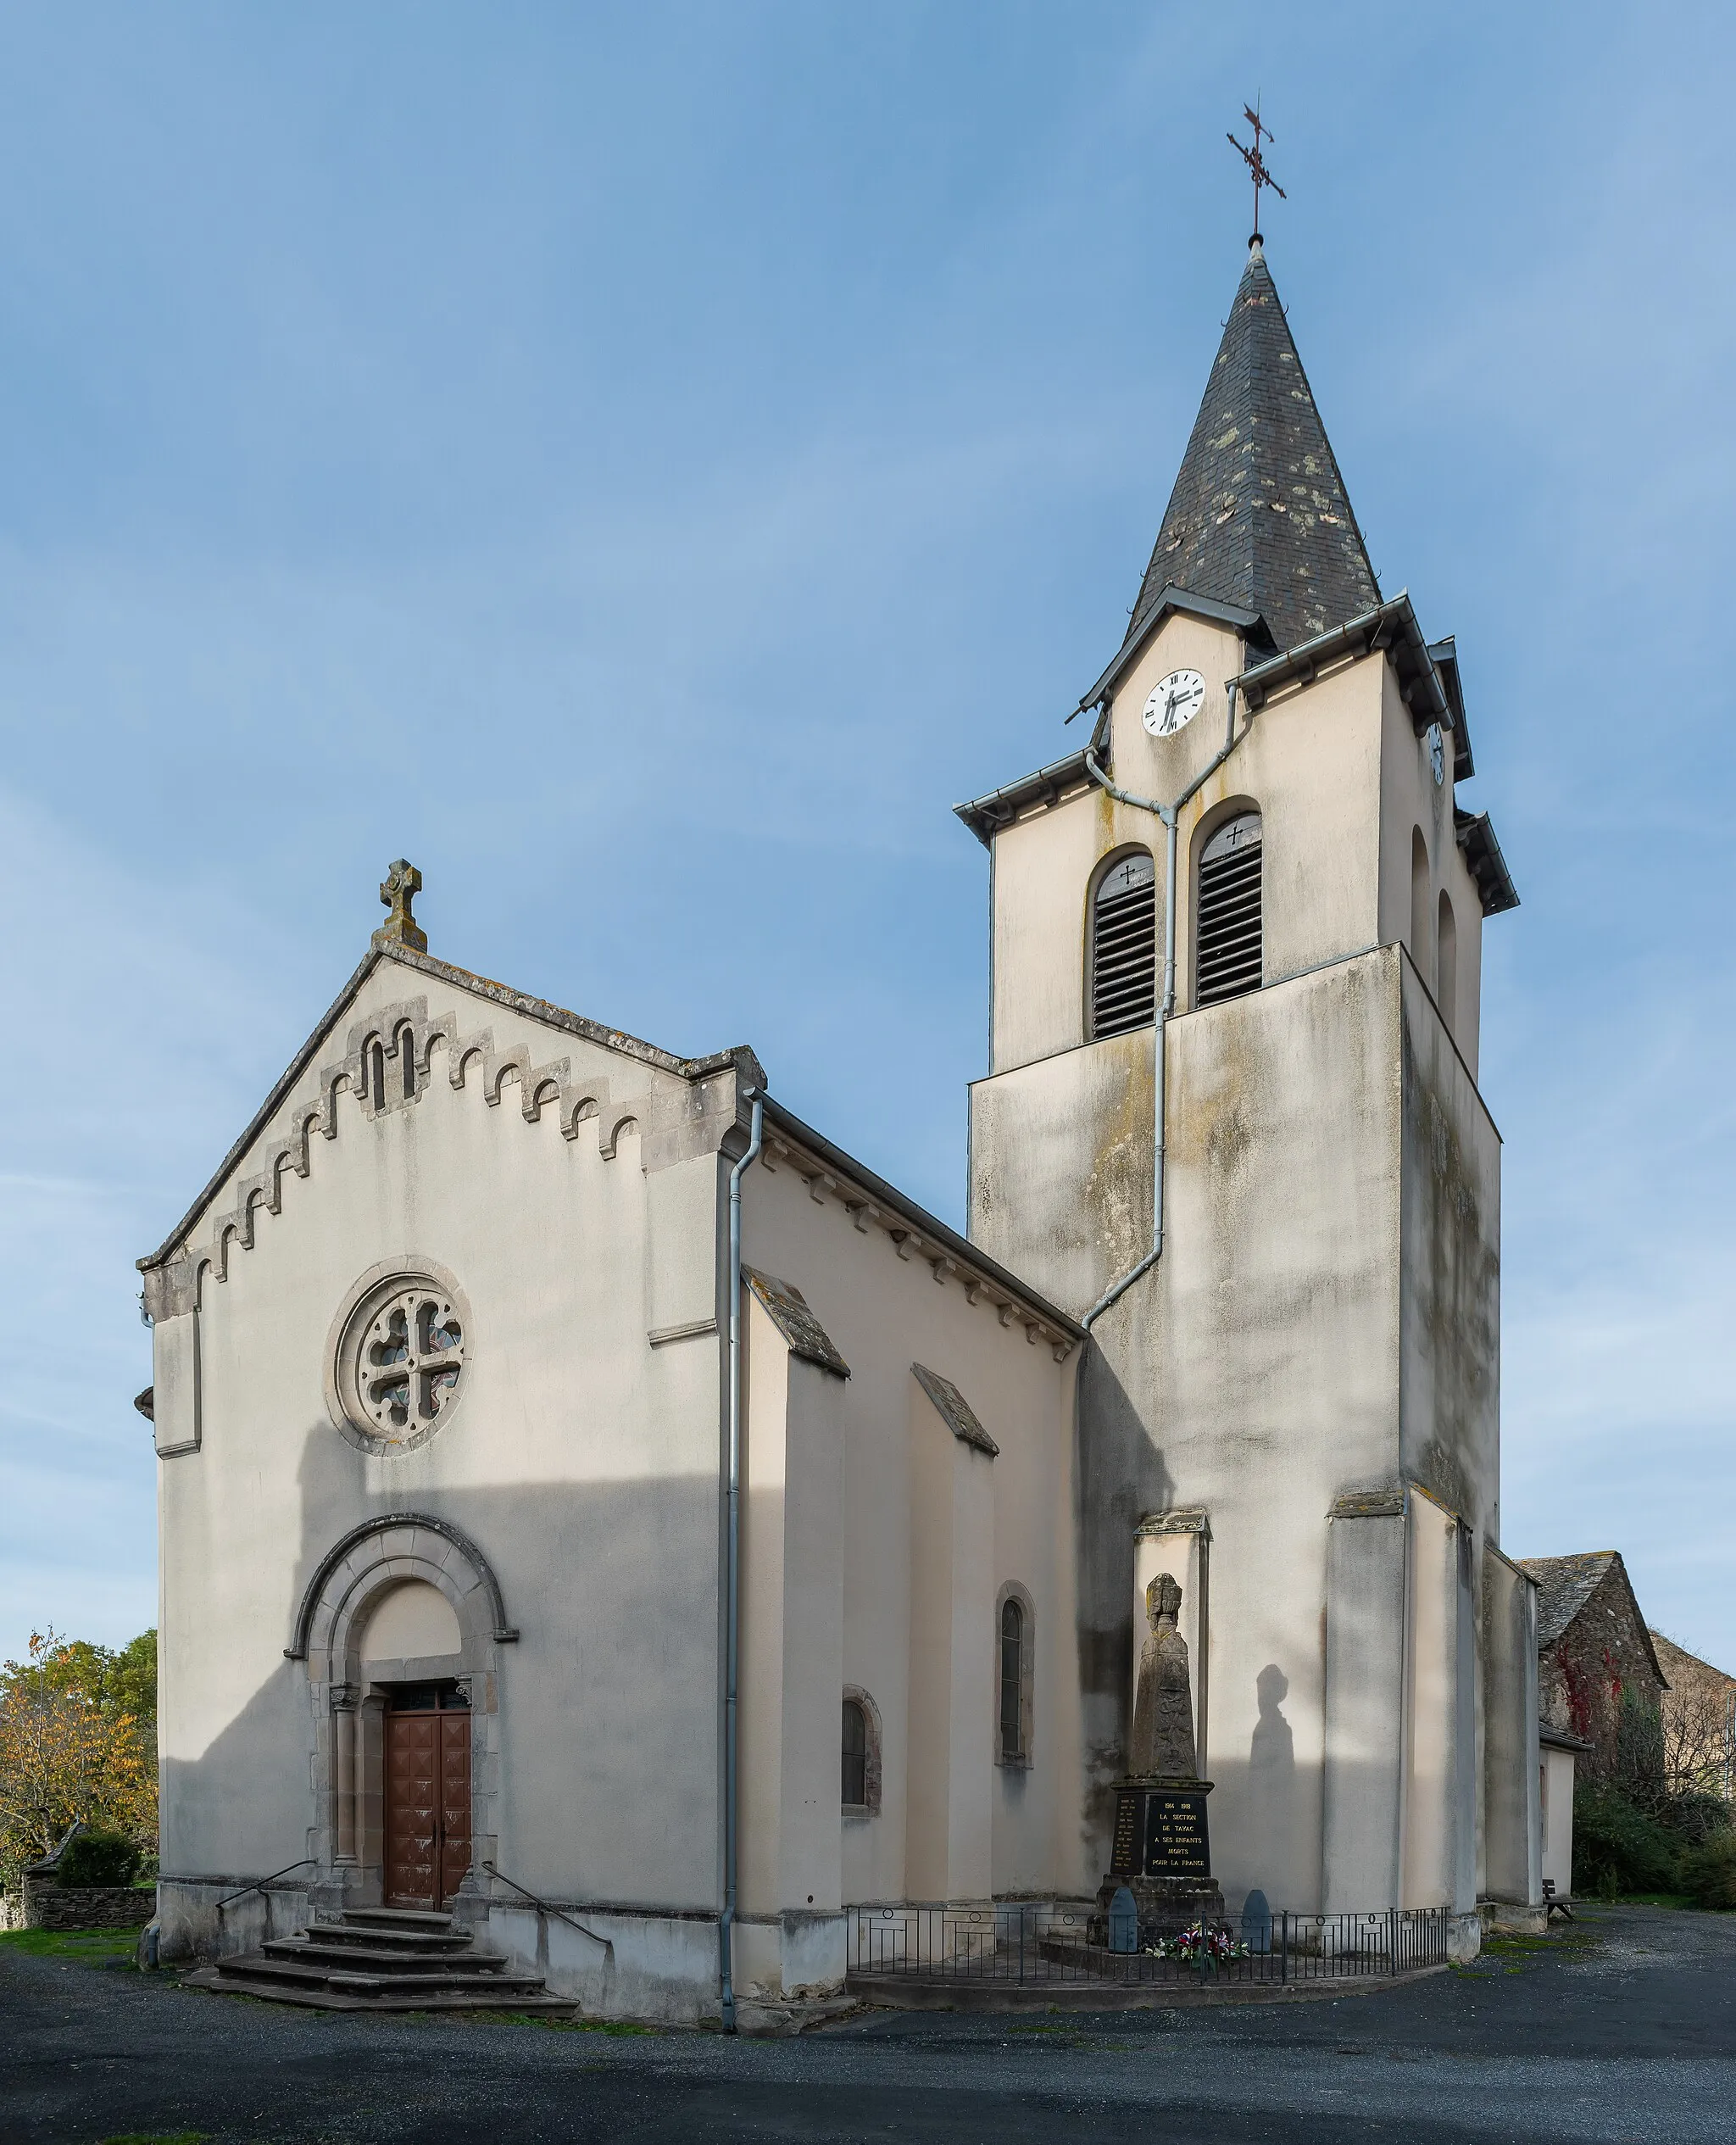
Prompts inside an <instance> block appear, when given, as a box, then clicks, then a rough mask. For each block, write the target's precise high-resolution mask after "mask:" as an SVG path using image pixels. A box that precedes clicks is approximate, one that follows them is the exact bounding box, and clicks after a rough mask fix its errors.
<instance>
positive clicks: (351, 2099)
mask: <svg viewBox="0 0 1736 2145" xmlns="http://www.w3.org/2000/svg"><path fill="white" fill-rule="evenodd" d="M1581 1915H1582V1919H1581V1921H1580V1924H1579V1925H1578V1926H1577V1929H1576V1930H1575V1931H1572V1932H1569V1933H1568V1934H1566V1936H1555V1937H1552V1938H1551V1939H1550V1942H1549V1943H1548V1944H1547V1946H1538V1945H1535V1944H1533V1945H1528V1946H1527V1945H1520V1946H1515V1947H1511V1948H1508V1949H1505V1950H1503V1951H1501V1952H1500V1953H1495V1954H1485V1956H1484V1958H1483V1959H1481V1960H1479V1961H1478V1963H1477V1965H1476V1966H1474V1967H1472V1968H1469V1969H1461V1970H1453V1971H1450V1972H1449V1973H1447V1974H1444V1975H1435V1976H1433V1977H1431V1978H1429V1979H1427V1980H1425V1981H1418V1982H1414V1983H1412V1984H1411V1985H1409V1986H1405V1987H1401V1988H1396V1989H1388V1990H1383V1991H1376V1992H1372V1993H1368V1994H1362V1995H1355V1996H1346V1997H1342V1998H1340V1999H1338V2000H1336V2001H1333V2002H1322V2003H1308V2004H1295V2003H1293V2004H1273V2005H1249V2006H1247V2007H1245V2008H1244V2007H1237V2008H1234V2009H1215V2008H1213V2009H1193V2010H1171V2011H1152V2012H1140V2013H1123V2014H1116V2015H1107V2016H1105V2015H1096V2016H1082V2015H1079V2014H1066V2015H1062V2014H1048V2015H1044V2014H1030V2013H1024V2014H1014V2015H1008V2016H999V2017H984V2016H976V2015H965V2014H950V2013H907V2012H906V2013H893V2012H883V2011H882V2012H876V2013H872V2014H868V2015H866V2016H864V2017H859V2018H856V2019H853V2020H848V2021H845V2022H843V2023H842V2024H839V2025H833V2026H831V2027H829V2028H826V2029H825V2030H824V2031H820V2032H815V2033H811V2034H809V2035H807V2036H804V2037H803V2038H802V2039H800V2040H797V2041H746V2040H735V2041H726V2040H724V2039H722V2038H721V2037H720V2036H716V2035H713V2034H706V2033H656V2034H651V2033H621V2032H620V2031H615V2032H612V2033H611V2032H608V2031H601V2030H594V2029H593V2030H578V2031H575V2030H573V2029H570V2028H567V2029H564V2030H563V2029H551V2028H550V2027H548V2026H544V2025H502V2024H498V2023H495V2024H485V2023H481V2022H472V2021H457V2020H437V2019H429V2020H404V2019H399V2020H391V2019H370V2018H365V2017H355V2016H348V2017H332V2016H330V2015H327V2014H320V2013H318V2012H306V2011H296V2010H290V2009H285V2008H280V2007H278V2006H276V2005H273V2004H267V2003H255V2002H253V2001H250V2000H248V1999H246V1998H236V1997H219V1996H209V1995H206V1994H204V1993H203V1992H198V1991H194V1990H190V1989H183V1988H181V1987H180V1986H178V1985H177V1984H176V1983H175V1981H173V1980H172V1979H171V1978H170V1977H169V1976H167V1975H158V1976H145V1975H136V1974H133V1973H131V1972H122V1971H116V1970H99V1969H97V1968H96V1967H93V1966H91V1965H89V1964H81V1963H75V1962H68V1961H65V1960H62V1959H58V1958H32V1957H27V1956H24V1955H21V1954H20V1953H19V1952H17V1951H16V1950H14V1949H10V1948H8V1947H0V2110H3V2117H0V2136H3V2139H4V2145H24V2142H25V2141H36V2140H39V2139H52V2140H54V2141H57V2142H58V2141H61V2140H66V2141H71V2140H81V2141H82V2140H88V2141H92V2145H97V2141H103V2140H113V2139H116V2138H126V2139H129V2140H131V2139H133V2138H151V2139H155V2138H159V2137H176V2136H177V2134H178V2133H179V2134H187V2133H190V2134H191V2137H189V2139H188V2145H191V2139H192V2138H198V2139H202V2140H209V2141H210V2145H470V2142H471V2141H478V2142H479V2145H481V2142H485V2141H486V2145H542V2141H544V2140H548V2141H554V2140H566V2139H587V2140H590V2139H615V2138H620V2139H622V2140H627V2139H631V2140H634V2141H646V2145H650V2142H651V2141H660V2140H665V2139H669V2140H675V2139H681V2140H683V2141H687V2140H696V2139H737V2138H739V2139H748V2138H754V2139H801V2140H803V2141H804V2145H820V2142H821V2141H829V2140H834V2139H839V2140H841V2139H853V2140H854V2139H870V2138H872V2139H876V2140H886V2141H889V2145H911V2142H912V2141H922V2140H926V2139H940V2138H944V2139H947V2140H960V2141H977V2140H981V2141H982V2145H1027V2141H1028V2142H1029V2145H1036V2141H1038V2140H1045V2141H1046V2140H1050V2139H1054V2140H1056V2141H1060V2140H1062V2139H1065V2140H1067V2141H1069V2145H1099V2141H1104V2142H1105V2145H1106V2141H1109V2140H1110V2139H1114V2140H1116V2141H1121V2145H1126V2142H1127V2141H1129V2140H1137V2141H1138V2145H1168V2142H1169V2141H1171V2140H1174V2141H1177V2145H1180V2142H1181V2141H1183V2140H1185V2141H1187V2142H1188V2145H1198V2141H1200V2140H1204V2139H1210V2140H1213V2141H1216V2140H1224V2141H1233V2142H1234V2145H1243V2142H1244V2141H1248V2142H1249V2145H1251V2142H1252V2141H1255V2140H1259V2141H1262V2142H1263V2141H1272V2145H1278V2142H1279V2141H1282V2145H1327V2141H1331V2145H1340V2141H1343V2140H1346V2139H1355V2138H1361V2137H1383V2138H1388V2139H1393V2140H1399V2141H1404V2145H1449V2142H1450V2145H1461V2142H1463V2145H1470V2141H1478V2142H1479V2145H1481V2142H1482V2141H1494V2140H1507V2139H1512V2140H1515V2141H1519V2140H1523V2141H1525V2145H1533V2141H1553V2140H1572V2141H1580V2140H1597V2141H1599V2145H1615V2141H1618V2140H1621V2141H1626V2140H1630V2139H1631V2140H1635V2141H1640V2140H1643V2141H1644V2145H1702V2141H1705V2142H1706V2145H1710V2142H1711V2141H1717V2145H1730V2141H1731V2140H1732V2139H1733V2138H1736V1915H1716V1914H1689V1913H1671V1912H1668V1911H1666V1910H1661V1909H1653V1908H1635V1907H1627V1908H1606V1909H1601V1910H1600V1909H1596V1908H1589V1909H1582V1910H1581Z"/></svg>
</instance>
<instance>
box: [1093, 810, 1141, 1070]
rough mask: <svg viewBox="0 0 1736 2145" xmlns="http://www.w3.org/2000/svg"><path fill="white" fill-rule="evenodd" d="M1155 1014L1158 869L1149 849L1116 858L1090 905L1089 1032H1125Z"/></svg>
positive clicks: (1138, 850)
mask: <svg viewBox="0 0 1736 2145" xmlns="http://www.w3.org/2000/svg"><path fill="white" fill-rule="evenodd" d="M1156 1013H1157V870H1156V866H1155V865H1154V864H1153V862H1152V861H1151V852H1150V850H1143V849H1136V850H1129V851H1128V853H1127V855H1125V856H1121V857H1117V858H1116V861H1115V862H1114V863H1113V864H1111V865H1110V867H1109V869H1108V871H1106V872H1104V875H1103V877H1101V878H1100V879H1099V881H1098V883H1097V892H1096V894H1094V895H1093V899H1092V903H1091V1033H1092V1034H1093V1035H1125V1034H1127V1031H1128V1029H1129V1028H1149V1026H1150V1024H1151V1022H1152V1021H1153V1020H1154V1019H1155V1017H1156Z"/></svg>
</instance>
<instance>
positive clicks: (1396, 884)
mask: <svg viewBox="0 0 1736 2145" xmlns="http://www.w3.org/2000/svg"><path fill="white" fill-rule="evenodd" d="M1445 749H1446V755H1447V773H1446V779H1445V780H1444V782H1441V783H1437V782H1436V781H1435V778H1434V772H1433V768H1432V767H1431V766H1430V764H1429V757H1428V746H1427V742H1426V740H1425V739H1424V738H1419V737H1418V736H1417V734H1416V724H1415V723H1414V722H1413V721H1412V720H1411V710H1409V709H1408V708H1407V707H1406V706H1405V703H1404V700H1403V699H1402V698H1401V697H1400V695H1399V682H1398V680H1397V678H1396V677H1394V675H1393V672H1392V671H1391V669H1390V667H1386V668H1385V669H1384V675H1383V679H1382V684H1381V763H1380V794H1381V833H1380V938H1381V942H1382V944H1384V945H1394V944H1399V943H1403V944H1405V945H1407V946H1408V947H1409V948H1410V950H1411V959H1412V960H1413V961H1415V962H1416V968H1417V972H1418V973H1419V975H1420V976H1421V977H1422V980H1423V982H1424V983H1426V984H1427V987H1428V989H1429V990H1430V992H1431V993H1434V994H1436V995H1439V989H1438V987H1439V983H1440V975H1439V967H1438V960H1437V957H1436V956H1437V948H1438V943H1439V936H1440V923H1439V918H1440V899H1441V896H1442V894H1445V895H1446V896H1447V898H1448V900H1450V902H1451V903H1452V905H1453V922H1454V927H1455V943H1456V948H1457V963H1456V965H1457V981H1456V984H1455V989H1454V992H1453V997H1454V1015H1453V1018H1452V1021H1451V1022H1450V1023H1449V1025H1450V1028H1451V1030H1452V1035H1453V1039H1454V1041H1455V1043H1456V1044H1457V1045H1458V1047H1459V1050H1460V1051H1461V1054H1462V1056H1463V1057H1464V1060H1465V1062H1466V1066H1467V1067H1469V1068H1470V1072H1471V1076H1472V1078H1473V1079H1475V1078H1476V1077H1477V1046H1478V1042H1479V1038H1480V1031H1481V1024H1482V1023H1481V1008H1482V994H1483V897H1482V896H1481V895H1480V894H1478V892H1477V882H1476V880H1475V879H1474V878H1473V877H1472V873H1471V868H1470V866H1468V865H1467V864H1466V861H1465V852H1464V851H1463V850H1461V848H1460V846H1459V843H1458V837H1457V834H1456V833H1455V828H1454V824H1453V802H1454V787H1455V785H1454V782H1453V770H1452V756H1453V740H1452V739H1451V738H1447V739H1446V741H1445ZM1413 832H1420V833H1422V838H1423V843H1424V846H1425V848H1426V849H1427V854H1428V891H1427V898H1426V899H1425V900H1424V901H1423V902H1422V911H1423V919H1424V928H1422V931H1421V932H1418V931H1417V930H1416V929H1415V928H1413V922H1412V909H1413V903H1412V887H1411V836H1412V833H1413Z"/></svg>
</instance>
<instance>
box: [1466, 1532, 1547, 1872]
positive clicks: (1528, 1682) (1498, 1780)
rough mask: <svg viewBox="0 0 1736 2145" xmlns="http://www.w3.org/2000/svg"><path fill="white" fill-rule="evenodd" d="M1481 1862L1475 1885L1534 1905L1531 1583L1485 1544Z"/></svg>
mask: <svg viewBox="0 0 1736 2145" xmlns="http://www.w3.org/2000/svg"><path fill="white" fill-rule="evenodd" d="M1482 1658H1483V1869H1482V1872H1481V1875H1480V1878H1479V1880H1478V1885H1477V1890H1478V1892H1479V1893H1486V1894H1487V1895H1488V1897H1490V1898H1492V1899H1501V1900H1507V1901H1512V1902H1516V1903H1521V1904H1523V1905H1527V1906H1534V1905H1535V1904H1536V1903H1537V1902H1538V1900H1539V1899H1540V1898H1541V1897H1543V1894H1542V1892H1541V1891H1540V1890H1539V1889H1538V1880H1539V1879H1540V1877H1541V1875H1542V1871H1541V1870H1540V1869H1539V1867H1538V1849H1539V1836H1540V1829H1541V1828H1540V1818H1539V1813H1538V1807H1537V1801H1538V1737H1537V1726H1538V1710H1537V1589H1536V1588H1535V1586H1533V1584H1532V1582H1531V1581H1530V1580H1529V1579H1527V1577H1526V1575H1525V1574H1524V1573H1523V1572H1522V1571H1521V1570H1520V1569H1519V1568H1518V1567H1517V1565H1516V1564H1513V1563H1510V1562H1509V1561H1508V1559H1507V1558H1506V1557H1503V1556H1502V1555H1501V1553H1500V1551H1499V1550H1496V1549H1494V1548H1492V1547H1491V1546H1488V1544H1487V1543H1485V1545H1484V1547H1483V1649H1482Z"/></svg>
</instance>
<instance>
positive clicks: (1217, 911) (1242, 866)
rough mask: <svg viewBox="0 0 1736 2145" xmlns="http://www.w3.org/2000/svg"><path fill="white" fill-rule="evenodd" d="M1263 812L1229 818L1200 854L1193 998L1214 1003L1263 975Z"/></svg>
mask: <svg viewBox="0 0 1736 2145" xmlns="http://www.w3.org/2000/svg"><path fill="white" fill-rule="evenodd" d="M1262 846H1263V844H1262V843H1261V839H1260V814H1259V813H1258V812H1238V814H1237V815H1236V816H1235V818H1233V819H1227V820H1226V821H1225V822H1224V823H1223V825H1222V826H1221V827H1219V828H1218V830H1217V832H1216V833H1215V834H1214V835H1213V836H1212V838H1211V839H1210V841H1209V842H1208V843H1207V844H1205V849H1204V850H1201V852H1200V855H1199V900H1198V901H1197V902H1196V904H1195V905H1194V1004H1195V1005H1196V1006H1216V1005H1217V1004H1218V1003H1219V1002H1220V1001H1221V1000H1223V999H1226V998H1239V997H1240V996H1241V995H1242V994H1243V993H1244V991H1249V990H1258V989H1259V988H1260V983H1262V982H1263V981H1264V979H1265V967H1264V964H1265V957H1266V956H1265V942H1264V939H1263V935H1262V932H1261V925H1260V851H1261V849H1262Z"/></svg>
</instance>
